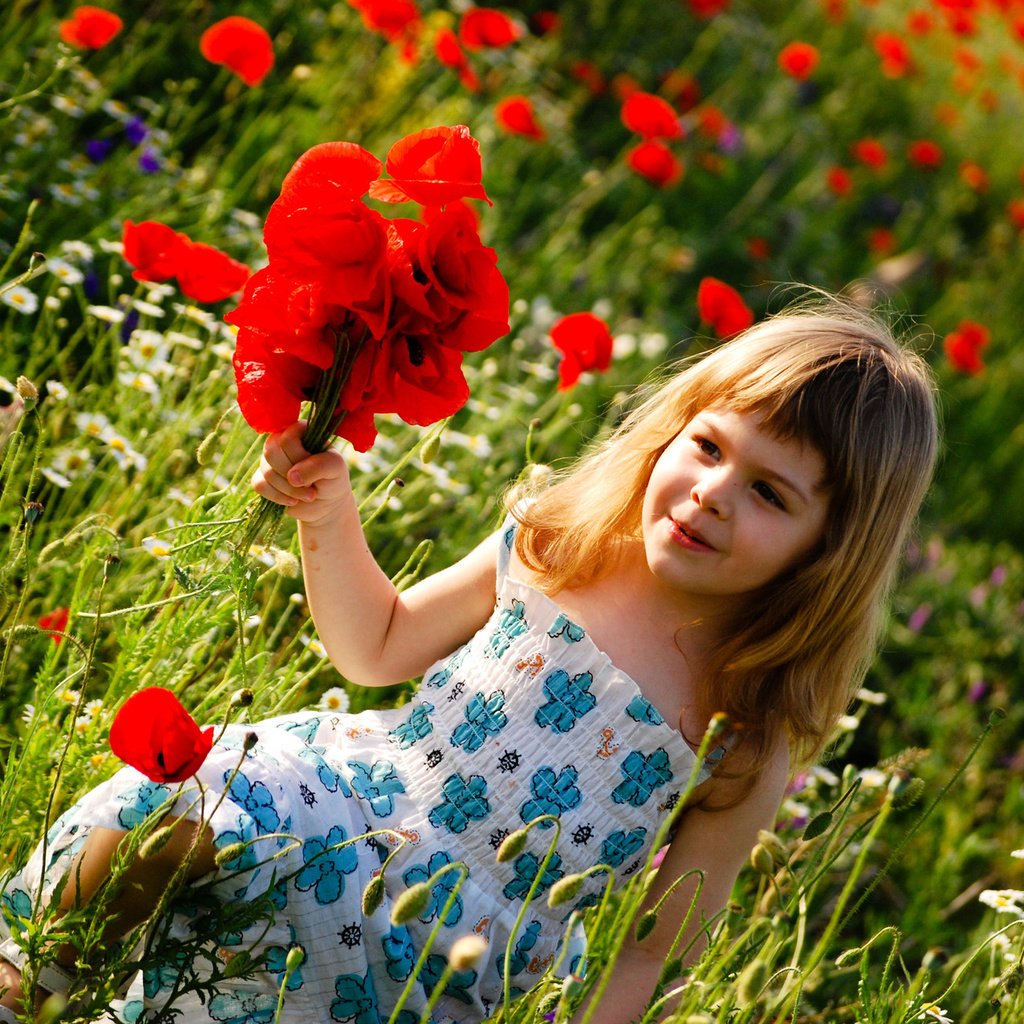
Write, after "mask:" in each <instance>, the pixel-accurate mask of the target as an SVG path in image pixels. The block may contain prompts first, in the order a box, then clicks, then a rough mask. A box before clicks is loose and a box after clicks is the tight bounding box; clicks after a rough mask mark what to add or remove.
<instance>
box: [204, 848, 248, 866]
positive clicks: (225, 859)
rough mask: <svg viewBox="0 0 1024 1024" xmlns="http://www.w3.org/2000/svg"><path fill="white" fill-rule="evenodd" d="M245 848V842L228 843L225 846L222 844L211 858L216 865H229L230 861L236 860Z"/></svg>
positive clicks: (243, 853)
mask: <svg viewBox="0 0 1024 1024" xmlns="http://www.w3.org/2000/svg"><path fill="white" fill-rule="evenodd" d="M247 849H248V844H247V843H228V845H227V846H224V847H222V848H221V849H219V850H218V851H217V854H216V856H215V857H214V858H213V860H214V863H215V864H216V865H217V867H224V866H225V865H227V866H230V864H231V862H232V861H235V860H238V859H239V858H240V857H242V856H244V855H245V851H246V850H247Z"/></svg>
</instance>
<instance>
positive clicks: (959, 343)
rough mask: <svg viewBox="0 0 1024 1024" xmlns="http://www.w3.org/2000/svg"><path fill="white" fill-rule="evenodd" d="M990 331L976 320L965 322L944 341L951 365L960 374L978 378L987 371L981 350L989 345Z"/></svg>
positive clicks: (944, 347) (943, 344) (943, 345)
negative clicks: (978, 375)
mask: <svg viewBox="0 0 1024 1024" xmlns="http://www.w3.org/2000/svg"><path fill="white" fill-rule="evenodd" d="M989 338H990V336H989V331H988V328H987V327H985V326H984V325H983V324H979V323H977V322H976V321H974V320H963V321H961V322H960V323H959V324H958V325H957V328H956V330H954V331H950V333H949V334H947V335H946V337H945V339H943V342H942V347H943V349H944V350H945V353H946V358H947V359H948V360H949V362H950V365H951V366H952V367H953V369H954V370H956V371H957V372H958V373H968V374H971V375H972V376H977V374H979V373H981V372H982V371H983V370H984V369H985V364H984V363H983V362H982V359H981V350H982V349H983V348H985V347H986V346H987V345H988V343H989Z"/></svg>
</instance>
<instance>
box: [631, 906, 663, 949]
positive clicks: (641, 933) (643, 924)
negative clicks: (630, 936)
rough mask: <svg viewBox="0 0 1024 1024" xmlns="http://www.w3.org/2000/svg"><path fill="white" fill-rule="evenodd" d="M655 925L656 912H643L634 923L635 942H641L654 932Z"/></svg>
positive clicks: (656, 921)
mask: <svg viewBox="0 0 1024 1024" xmlns="http://www.w3.org/2000/svg"><path fill="white" fill-rule="evenodd" d="M657 923H658V912H657V911H656V910H646V911H644V913H642V914H641V915H640V920H639V921H637V923H636V941H637V942H643V941H644V939H646V938H647V936H648V935H650V934H651V932H653V931H654V926H655V925H656V924H657Z"/></svg>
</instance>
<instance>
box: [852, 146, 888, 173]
mask: <svg viewBox="0 0 1024 1024" xmlns="http://www.w3.org/2000/svg"><path fill="white" fill-rule="evenodd" d="M850 152H851V153H852V154H853V156H854V158H855V159H856V160H858V161H860V163H862V164H864V166H865V167H870V168H871V169H872V170H875V171H880V170H882V168H883V167H885V165H886V163H887V162H888V159H889V154H888V153H887V152H886V149H885V146H883V145H882V144H881V143H880V142H879V141H878V140H877V139H858V140H857V141H856V142H855V143H854V144H853V145H852V146H851V147H850Z"/></svg>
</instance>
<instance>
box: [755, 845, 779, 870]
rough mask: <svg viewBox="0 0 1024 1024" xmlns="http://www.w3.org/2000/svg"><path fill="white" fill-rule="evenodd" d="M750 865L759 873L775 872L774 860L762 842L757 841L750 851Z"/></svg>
mask: <svg viewBox="0 0 1024 1024" xmlns="http://www.w3.org/2000/svg"><path fill="white" fill-rule="evenodd" d="M750 866H751V867H752V868H753V869H754V870H755V871H756V872H757V873H758V874H759V875H772V874H774V873H775V861H774V860H773V859H772V855H771V853H769V851H768V847H766V846H765V845H764V844H763V843H757V844H756V845H755V846H754V848H753V849H752V850H751V851H750Z"/></svg>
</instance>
